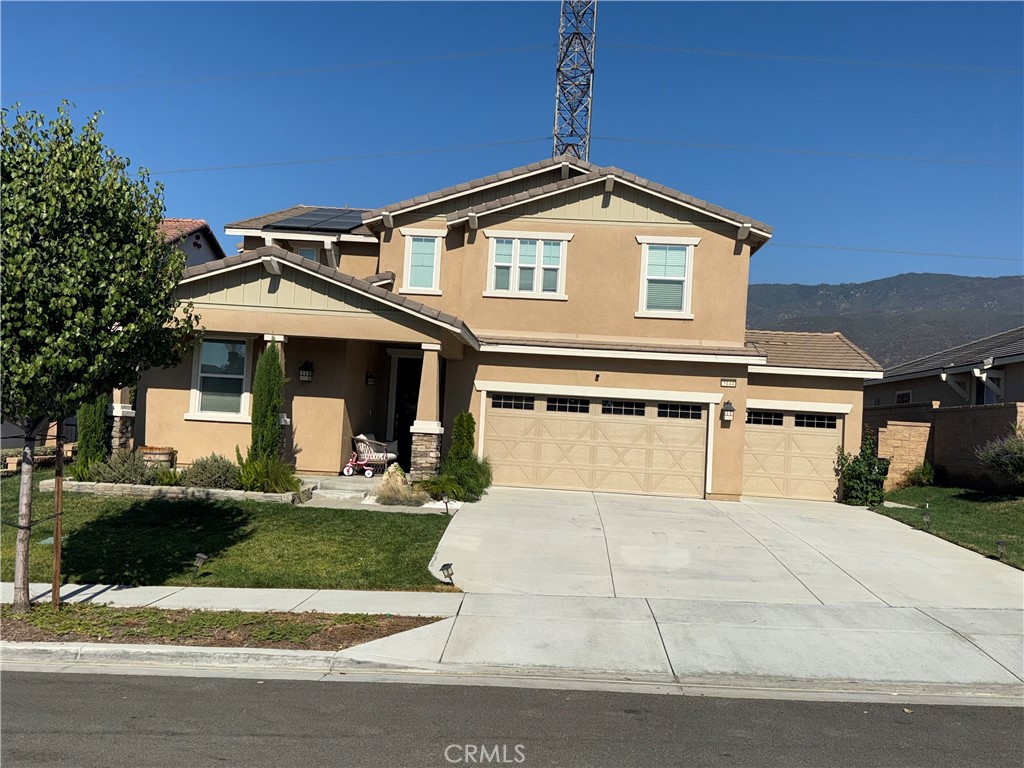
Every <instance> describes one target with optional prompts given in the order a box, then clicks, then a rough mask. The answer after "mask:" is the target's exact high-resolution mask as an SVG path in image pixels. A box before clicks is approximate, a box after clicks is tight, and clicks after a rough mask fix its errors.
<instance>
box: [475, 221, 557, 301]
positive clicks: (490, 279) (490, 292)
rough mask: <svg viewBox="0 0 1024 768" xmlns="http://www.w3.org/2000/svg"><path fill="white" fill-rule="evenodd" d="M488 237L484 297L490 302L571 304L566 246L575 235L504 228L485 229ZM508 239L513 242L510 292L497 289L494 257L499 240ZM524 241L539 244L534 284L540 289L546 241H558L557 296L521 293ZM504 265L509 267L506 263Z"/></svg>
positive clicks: (538, 291) (531, 292) (539, 291)
mask: <svg viewBox="0 0 1024 768" xmlns="http://www.w3.org/2000/svg"><path fill="white" fill-rule="evenodd" d="M484 236H485V237H486V238H487V239H488V248H487V290H485V291H484V292H483V294H482V295H483V296H484V298H488V299H546V300H548V301H568V300H569V297H568V296H567V295H566V293H565V273H566V271H567V267H566V264H567V263H568V260H569V257H568V250H569V249H568V248H567V247H566V245H565V244H566V243H568V242H569V241H570V240H572V237H573V235H572V233H567V232H512V231H506V230H500V229H485V230H484ZM499 239H506V240H511V241H512V263H511V264H510V265H508V266H509V267H510V269H511V274H510V276H509V289H508V290H507V291H499V290H497V289H496V288H495V287H494V272H495V266H496V265H495V263H494V255H495V253H494V252H495V248H496V246H497V241H498V240H499ZM521 240H536V241H537V263H536V264H535V265H534V270H535V273H534V285H536V286H537V287H538V289H539V288H541V287H543V285H544V241H545V240H548V241H551V242H557V243H559V245H560V248H559V255H558V290H557V291H556V292H555V293H545V292H544V291H542V290H535V291H521V290H519V243H520V241H521ZM502 266H505V265H504V264H503V265H502Z"/></svg>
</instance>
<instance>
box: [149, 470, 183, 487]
mask: <svg viewBox="0 0 1024 768" xmlns="http://www.w3.org/2000/svg"><path fill="white" fill-rule="evenodd" d="M155 469H156V484H157V485H181V474H180V473H179V472H178V471H177V470H175V469H172V468H171V467H160V466H157V467H155Z"/></svg>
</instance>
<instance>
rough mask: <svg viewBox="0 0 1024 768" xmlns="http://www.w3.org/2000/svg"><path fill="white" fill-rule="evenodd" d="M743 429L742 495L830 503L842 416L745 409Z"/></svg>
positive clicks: (833, 496)
mask: <svg viewBox="0 0 1024 768" xmlns="http://www.w3.org/2000/svg"><path fill="white" fill-rule="evenodd" d="M744 427H745V428H746V436H745V438H744V455H743V493H744V495H746V496H774V497H777V498H782V499H814V500H822V501H833V500H834V499H835V493H836V474H835V464H836V449H837V448H839V447H840V446H841V445H842V443H843V417H842V416H836V415H834V414H827V413H795V412H788V411H761V410H748V411H747V423H746V424H745V425H744Z"/></svg>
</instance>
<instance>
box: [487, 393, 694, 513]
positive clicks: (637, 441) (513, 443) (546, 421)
mask: <svg viewBox="0 0 1024 768" xmlns="http://www.w3.org/2000/svg"><path fill="white" fill-rule="evenodd" d="M485 419H486V420H485V425H486V426H485V429H484V454H485V455H486V456H487V457H488V458H489V459H490V461H491V465H492V466H493V468H494V484H495V485H511V486H522V487H530V488H565V489H571V490H591V491H616V492H622V493H649V494H657V495H663V496H698V497H699V496H703V495H704V494H703V492H704V451H705V444H706V441H707V407H706V406H704V405H700V404H689V403H658V402H645V401H642V400H596V399H586V398H575V397H544V396H539V395H537V396H534V395H520V394H516V395H513V394H500V393H498V394H492V395H490V396H489V398H488V403H487V413H486V417H485Z"/></svg>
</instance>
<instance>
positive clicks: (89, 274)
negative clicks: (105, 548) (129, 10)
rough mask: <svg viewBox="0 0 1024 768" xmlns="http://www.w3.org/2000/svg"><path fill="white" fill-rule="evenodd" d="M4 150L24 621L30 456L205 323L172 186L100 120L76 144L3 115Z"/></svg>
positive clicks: (7, 398)
mask: <svg viewBox="0 0 1024 768" xmlns="http://www.w3.org/2000/svg"><path fill="white" fill-rule="evenodd" d="M0 122H2V148H0V207H2V209H3V219H4V222H3V231H2V234H0V247H2V253H3V263H2V270H0V291H2V300H3V308H2V309H3V324H2V326H0V353H2V356H3V370H4V375H3V377H2V384H0V412H2V414H3V418H4V419H7V420H9V421H12V422H15V423H16V424H18V425H19V426H20V427H21V428H22V429H23V430H24V432H25V447H24V450H23V453H22V470H21V471H22V474H21V498H20V502H19V506H18V535H17V544H16V548H15V568H14V572H15V575H14V579H15V592H14V608H15V610H22V611H24V610H28V608H29V594H28V544H29V532H30V529H31V524H32V507H31V500H32V493H31V491H32V468H33V458H34V444H35V441H36V438H37V437H38V436H39V435H40V434H42V433H43V432H44V431H45V430H46V428H47V425H48V424H50V423H51V422H54V421H60V420H62V419H64V418H65V417H67V416H69V415H71V414H72V413H74V412H75V411H76V410H77V408H78V407H79V405H81V404H82V403H83V402H85V401H87V400H90V399H92V398H95V397H97V396H99V395H100V394H101V393H105V392H109V391H110V390H111V389H114V388H116V387H123V386H131V385H133V384H135V383H136V382H137V381H138V378H139V373H140V372H141V371H142V370H144V369H146V368H149V367H152V366H170V365H176V364H177V363H179V362H180V361H181V359H182V357H183V355H184V353H185V351H186V350H187V349H188V346H189V344H190V343H191V338H192V335H193V333H194V332H195V328H196V322H197V318H196V317H195V316H194V315H193V314H192V307H191V305H186V306H180V305H179V302H178V300H177V298H176V296H175V289H176V287H177V283H178V280H179V279H180V278H181V272H182V270H183V269H184V266H185V254H184V253H183V252H181V251H180V250H178V248H177V247H175V246H174V245H173V244H171V243H167V242H165V240H164V238H163V236H162V235H161V234H160V231H159V225H160V220H161V218H162V216H163V211H164V204H163V187H162V186H161V185H160V184H159V183H156V184H154V185H153V187H152V188H151V186H150V183H149V174H148V173H147V172H146V171H145V170H144V169H142V170H140V171H139V173H138V174H137V175H132V174H130V173H129V171H128V166H129V163H130V161H129V160H128V159H127V158H124V157H120V156H118V155H117V154H115V153H114V151H113V150H111V149H109V148H107V147H106V146H104V144H103V134H102V133H100V131H99V130H98V127H97V126H98V122H99V113H96V114H94V115H93V116H92V117H91V118H89V119H88V120H87V121H86V123H85V125H83V126H82V128H81V130H80V131H79V132H78V133H77V134H76V131H75V125H74V122H73V120H72V116H71V111H70V108H69V105H68V104H67V102H63V103H62V104H61V106H60V107H59V108H58V116H57V118H56V119H53V120H50V121H47V120H46V119H45V118H44V116H43V115H41V114H39V113H37V112H34V111H28V112H21V111H19V109H18V107H14V108H13V109H3V110H2V118H0Z"/></svg>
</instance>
